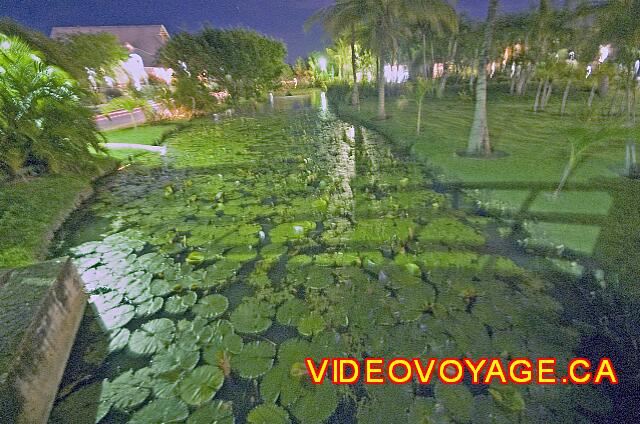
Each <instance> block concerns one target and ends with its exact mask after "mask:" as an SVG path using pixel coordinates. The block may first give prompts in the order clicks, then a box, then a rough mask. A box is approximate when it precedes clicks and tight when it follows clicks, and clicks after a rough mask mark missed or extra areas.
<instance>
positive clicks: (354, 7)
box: [306, 0, 366, 106]
mask: <svg viewBox="0 0 640 424" xmlns="http://www.w3.org/2000/svg"><path fill="white" fill-rule="evenodd" d="M365 9H366V0H337V1H336V3H335V4H334V5H332V6H329V7H326V8H324V9H321V10H319V11H318V12H316V13H315V14H314V15H312V16H311V18H309V19H308V20H307V23H306V26H307V27H310V26H311V25H313V24H314V23H315V22H321V23H322V26H323V27H324V30H325V31H326V32H328V33H329V34H331V36H333V37H334V38H339V37H341V36H344V37H347V38H348V39H349V47H350V49H351V74H352V77H353V90H352V93H351V104H352V105H354V106H355V105H357V104H358V103H359V102H360V100H359V93H358V78H357V72H358V70H357V69H358V68H357V53H356V37H357V35H356V34H357V30H358V28H359V26H360V24H361V20H362V17H363V13H364V11H365Z"/></svg>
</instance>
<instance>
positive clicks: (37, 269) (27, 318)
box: [0, 258, 88, 424]
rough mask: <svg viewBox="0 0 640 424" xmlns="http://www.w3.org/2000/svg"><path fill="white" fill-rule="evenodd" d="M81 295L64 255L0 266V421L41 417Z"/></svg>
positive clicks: (80, 309)
mask: <svg viewBox="0 0 640 424" xmlns="http://www.w3.org/2000/svg"><path fill="white" fill-rule="evenodd" d="M87 298H88V297H87V294H86V293H85V292H84V285H83V284H82V281H81V279H80V277H79V275H78V273H77V271H76V269H75V267H74V266H73V264H72V263H71V261H70V260H68V259H66V258H62V259H55V260H51V261H47V262H41V263H38V264H36V265H32V266H28V267H24V268H16V269H13V270H0V422H2V423H5V422H8V423H9V422H10V423H16V424H22V423H28V424H38V423H46V422H47V419H48V416H49V413H50V411H51V406H52V404H53V401H54V399H55V395H56V392H57V390H58V385H59V384H60V380H61V378H62V374H63V372H64V369H65V366H66V363H67V360H68V358H69V353H70V351H71V347H72V346H73V342H74V339H75V336H76V332H77V331H78V327H79V325H80V321H81V320H82V316H83V313H84V309H85V306H86V303H87Z"/></svg>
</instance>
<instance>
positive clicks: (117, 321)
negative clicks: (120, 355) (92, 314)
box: [100, 305, 135, 331]
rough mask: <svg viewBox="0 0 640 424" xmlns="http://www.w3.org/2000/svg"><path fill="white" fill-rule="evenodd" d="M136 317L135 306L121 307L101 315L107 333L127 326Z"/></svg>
mask: <svg viewBox="0 0 640 424" xmlns="http://www.w3.org/2000/svg"><path fill="white" fill-rule="evenodd" d="M134 315H135V307H134V306H133V305H120V306H116V307H115V308H112V309H109V310H108V311H106V312H105V313H103V314H101V315H100V321H101V322H102V324H103V325H104V327H105V329H106V330H107V331H111V330H115V329H116V328H120V327H124V326H125V325H127V323H128V322H129V321H131V319H133V317H134Z"/></svg>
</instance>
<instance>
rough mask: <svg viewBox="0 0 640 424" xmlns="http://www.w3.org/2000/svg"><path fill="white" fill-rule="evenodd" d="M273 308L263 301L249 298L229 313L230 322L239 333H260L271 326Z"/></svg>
mask: <svg viewBox="0 0 640 424" xmlns="http://www.w3.org/2000/svg"><path fill="white" fill-rule="evenodd" d="M271 316H273V309H272V308H271V306H269V305H268V304H266V303H264V302H259V301H257V300H254V299H252V300H249V301H245V302H243V303H241V304H240V305H238V307H237V308H236V309H235V310H234V311H233V312H232V313H231V323H232V324H233V327H234V328H235V329H236V330H237V331H238V332H240V333H250V334H252V333H262V332H263V331H266V330H267V329H268V328H269V327H271Z"/></svg>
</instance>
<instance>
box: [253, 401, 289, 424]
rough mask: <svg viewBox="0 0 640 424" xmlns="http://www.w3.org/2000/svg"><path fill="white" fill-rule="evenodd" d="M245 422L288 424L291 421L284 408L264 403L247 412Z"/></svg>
mask: <svg viewBox="0 0 640 424" xmlns="http://www.w3.org/2000/svg"><path fill="white" fill-rule="evenodd" d="M247 422H248V423H251V424H290V423H291V419H290V418H289V414H288V413H287V411H286V410H285V409H284V408H282V407H280V406H278V405H274V404H270V403H266V404H263V405H258V406H256V407H255V408H253V409H252V410H251V411H249V415H247Z"/></svg>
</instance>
